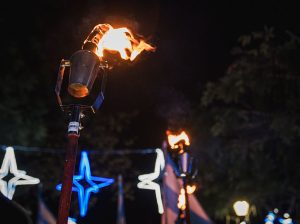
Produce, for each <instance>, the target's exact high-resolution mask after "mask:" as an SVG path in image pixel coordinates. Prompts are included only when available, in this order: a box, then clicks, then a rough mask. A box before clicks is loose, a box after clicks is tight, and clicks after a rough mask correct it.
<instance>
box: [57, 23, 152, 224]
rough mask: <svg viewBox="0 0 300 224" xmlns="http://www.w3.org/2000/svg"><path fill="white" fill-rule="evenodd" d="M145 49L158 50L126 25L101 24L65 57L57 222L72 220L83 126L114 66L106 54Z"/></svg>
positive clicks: (127, 55) (127, 56)
mask: <svg viewBox="0 0 300 224" xmlns="http://www.w3.org/2000/svg"><path fill="white" fill-rule="evenodd" d="M144 50H146V51H154V50H155V48H154V47H152V46H151V45H150V44H148V43H146V42H145V41H144V40H142V39H137V38H135V36H134V35H133V33H132V32H131V31H130V30H129V29H127V28H125V27H123V28H117V29H115V28H113V27H112V26H111V25H110V24H99V25H97V26H95V27H94V29H93V30H92V32H91V33H90V34H89V35H88V37H87V38H86V39H85V41H84V42H83V45H82V49H81V50H78V51H76V52H75V53H74V54H73V55H72V56H71V57H70V60H64V59H62V60H61V63H60V67H59V71H58V77H57V82H56V87H55V93H56V97H57V101H58V103H59V105H60V108H61V109H62V111H64V112H66V113H67V114H68V115H69V118H70V119H69V125H68V131H67V136H68V145H67V149H66V150H67V151H66V158H65V163H64V175H63V183H62V190H61V195H60V200H59V208H58V220H57V224H67V222H68V215H69V209H70V202H71V193H72V185H73V175H74V169H75V163H76V154H77V147H78V139H79V135H80V134H79V131H80V130H81V129H82V125H81V119H82V118H83V117H84V115H85V113H87V112H89V111H90V112H92V113H96V111H97V110H98V109H99V108H100V106H101V105H102V103H103V100H104V91H105V86H106V79H107V72H108V70H109V69H111V68H112V65H111V64H110V63H109V62H108V61H107V60H106V53H108V52H110V53H113V54H114V55H120V57H121V58H122V59H123V60H130V61H133V60H134V59H135V58H136V57H137V56H138V55H139V54H140V53H141V52H142V51H144ZM66 68H69V82H68V88H67V90H68V94H69V97H70V98H71V100H70V101H71V102H70V103H68V104H65V103H63V102H62V98H61V96H60V95H61V87H62V83H63V78H64V74H65V69H66ZM97 78H99V79H100V80H101V85H100V90H99V93H98V94H97V96H96V97H95V100H94V102H93V103H88V104H87V103H86V102H87V100H86V99H87V97H88V96H91V92H92V89H93V85H94V82H95V80H96V79H97Z"/></svg>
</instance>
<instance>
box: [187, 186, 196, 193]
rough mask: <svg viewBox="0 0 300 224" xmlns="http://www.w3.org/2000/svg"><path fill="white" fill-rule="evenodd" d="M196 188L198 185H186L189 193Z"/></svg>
mask: <svg viewBox="0 0 300 224" xmlns="http://www.w3.org/2000/svg"><path fill="white" fill-rule="evenodd" d="M196 188H197V187H196V185H192V186H190V185H187V186H186V190H187V193H188V194H193V193H194V192H195V190H196Z"/></svg>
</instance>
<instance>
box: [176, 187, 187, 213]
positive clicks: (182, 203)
mask: <svg viewBox="0 0 300 224" xmlns="http://www.w3.org/2000/svg"><path fill="white" fill-rule="evenodd" d="M177 207H178V208H179V209H180V210H185V208H186V202H185V190H184V189H183V188H181V189H180V194H179V195H178V203H177Z"/></svg>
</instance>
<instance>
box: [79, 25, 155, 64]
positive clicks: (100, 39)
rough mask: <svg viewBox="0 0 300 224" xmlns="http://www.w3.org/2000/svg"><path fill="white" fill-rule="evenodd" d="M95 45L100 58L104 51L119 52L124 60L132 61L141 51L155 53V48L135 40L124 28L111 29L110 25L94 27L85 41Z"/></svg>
mask: <svg viewBox="0 0 300 224" xmlns="http://www.w3.org/2000/svg"><path fill="white" fill-rule="evenodd" d="M87 41H91V42H93V43H95V44H96V45H97V47H98V49H97V52H95V53H96V54H97V55H98V56H99V57H100V58H103V57H104V51H105V50H107V51H111V52H119V53H120V56H121V58H122V59H124V60H130V61H133V60H134V59H135V58H136V57H137V56H138V55H139V54H140V53H141V52H142V51H144V50H145V51H155V47H153V46H151V45H150V44H148V43H146V42H145V41H144V40H142V39H141V38H137V37H135V36H134V35H133V33H132V32H131V31H130V30H129V29H128V28H126V27H122V28H116V29H115V28H113V27H112V26H111V25H110V24H99V25H97V26H95V27H94V29H93V30H92V32H91V34H90V35H89V37H88V38H87V39H86V40H85V42H84V43H86V42H87Z"/></svg>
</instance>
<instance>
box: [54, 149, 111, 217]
mask: <svg viewBox="0 0 300 224" xmlns="http://www.w3.org/2000/svg"><path fill="white" fill-rule="evenodd" d="M81 180H85V182H86V183H87V184H88V185H89V186H88V187H84V186H83V185H82V184H81V183H80V181H81ZM96 182H100V183H96ZM113 182H114V179H112V178H104V177H95V176H92V175H91V168H90V162H89V159H88V156H87V152H81V159H80V165H79V175H75V176H74V177H73V187H72V191H76V192H77V194H78V201H79V209H80V216H81V217H83V216H85V215H86V213H87V208H88V203H89V198H90V196H91V193H98V192H99V190H100V188H103V187H107V186H109V185H111V184H112V183H113ZM61 187H62V185H61V184H59V185H57V186H56V189H57V190H61Z"/></svg>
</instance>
